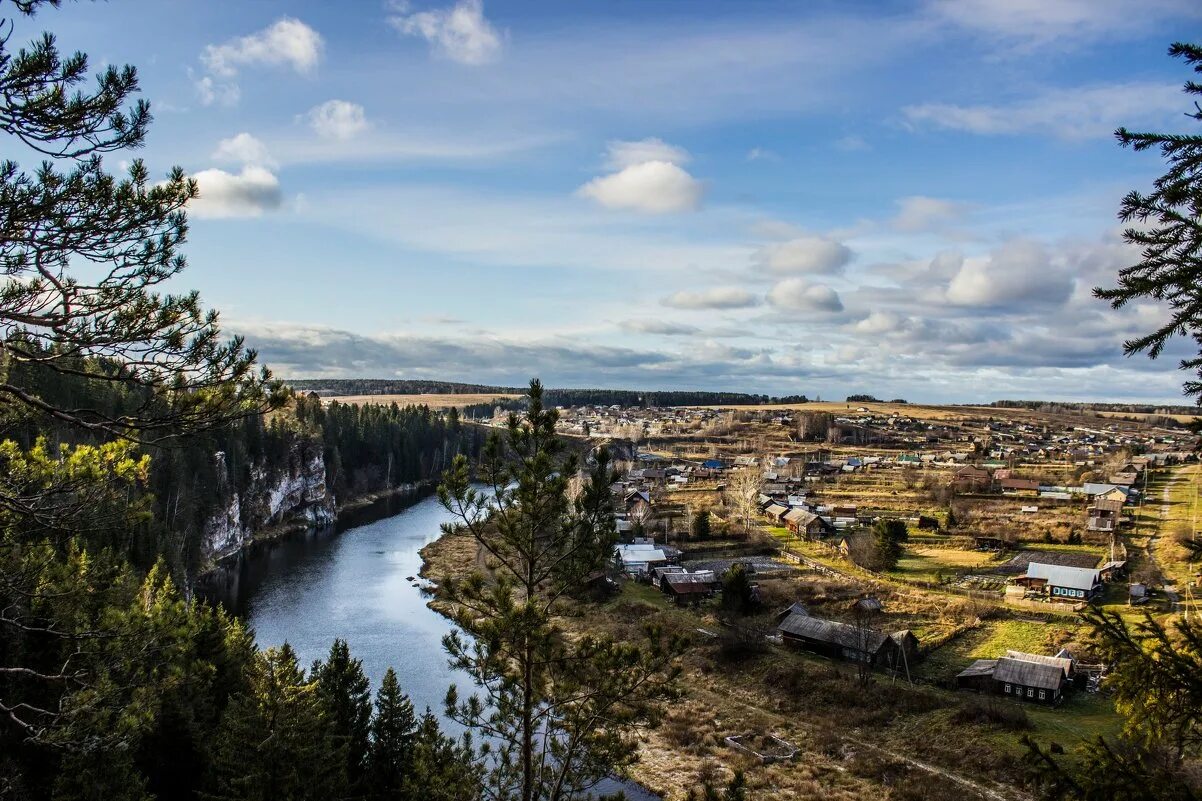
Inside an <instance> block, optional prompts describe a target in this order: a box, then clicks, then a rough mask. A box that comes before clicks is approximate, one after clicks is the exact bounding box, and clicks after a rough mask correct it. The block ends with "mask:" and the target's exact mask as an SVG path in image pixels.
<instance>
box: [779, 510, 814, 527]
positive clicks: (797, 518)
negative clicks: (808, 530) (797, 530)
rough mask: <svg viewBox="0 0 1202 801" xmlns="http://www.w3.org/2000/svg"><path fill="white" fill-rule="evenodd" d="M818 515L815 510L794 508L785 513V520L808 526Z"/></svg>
mask: <svg viewBox="0 0 1202 801" xmlns="http://www.w3.org/2000/svg"><path fill="white" fill-rule="evenodd" d="M817 517H818V515H816V514H814V513H813V512H807V511H806V510H805V509H792V510H790V511H789V513H788V514H787V515H785V520H788V521H789V522H790V523H796V524H798V525H801V526H808V525H809V524H810V523H812V522H813V521H814V520H815V519H816V518H817Z"/></svg>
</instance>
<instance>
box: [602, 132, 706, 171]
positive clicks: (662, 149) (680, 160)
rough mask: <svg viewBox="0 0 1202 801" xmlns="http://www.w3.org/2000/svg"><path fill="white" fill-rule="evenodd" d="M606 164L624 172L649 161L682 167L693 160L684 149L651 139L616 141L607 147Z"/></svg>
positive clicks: (607, 144)
mask: <svg viewBox="0 0 1202 801" xmlns="http://www.w3.org/2000/svg"><path fill="white" fill-rule="evenodd" d="M605 151H606V160H605V164H606V166H607V167H609V168H610V169H612V170H624V169H626V168H627V167H635V166H638V165H639V164H644V163H646V162H648V161H664V162H667V163H668V164H675V165H676V166H678V167H679V166H681V165H682V164H688V163H689V161H690V160H691V159H692V156H690V155H689V151H687V150H685V149H684V148H683V147H677V146H676V145H670V144H668V143H667V142H665V141H664V140H663V139H659V138H657V137H654V136H653V137H650V138H648V139H639V140H636V141H624V140H615V141H613V142H608V143H606V145H605Z"/></svg>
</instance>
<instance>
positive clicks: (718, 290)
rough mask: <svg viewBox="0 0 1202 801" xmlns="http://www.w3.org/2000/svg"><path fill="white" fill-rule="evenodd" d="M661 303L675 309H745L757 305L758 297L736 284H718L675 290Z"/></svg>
mask: <svg viewBox="0 0 1202 801" xmlns="http://www.w3.org/2000/svg"><path fill="white" fill-rule="evenodd" d="M662 303H663V304H664V305H665V306H672V307H673V308H677V309H746V308H748V307H750V306H756V305H759V298H757V297H756V296H755V295H753V294H751V293H750V292H748V291H747V290H746V289H742V288H740V287H737V286H720V287H714V288H712V289H702V290H699V291H695V292H694V291H689V290H683V291H680V292H676V293H674V294H672V295H669V296H668V297H666V298H664V299H663V301H662Z"/></svg>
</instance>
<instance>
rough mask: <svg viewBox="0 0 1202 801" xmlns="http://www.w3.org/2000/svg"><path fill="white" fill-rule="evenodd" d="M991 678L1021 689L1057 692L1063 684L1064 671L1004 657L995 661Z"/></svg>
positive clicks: (1052, 666)
mask: <svg viewBox="0 0 1202 801" xmlns="http://www.w3.org/2000/svg"><path fill="white" fill-rule="evenodd" d="M993 678H994V679H995V680H997V681H1004V682H1006V683H1007V684H1018V685H1020V686H1022V687H1035V688H1037V689H1040V690H1059V689H1060V685H1062V684H1063V683H1064V671H1063V670H1061V669H1060V668H1059V667H1057V666H1056V665H1045V664H1043V663H1042V662H1029V661H1027V660H1025V659H1011V658H1010V657H1008V656H1004V657H1002V658H1001V659H999V660H998V661H997V667H996V668H994V671H993Z"/></svg>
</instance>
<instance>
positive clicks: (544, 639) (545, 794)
mask: <svg viewBox="0 0 1202 801" xmlns="http://www.w3.org/2000/svg"><path fill="white" fill-rule="evenodd" d="M556 419H557V415H556V413H555V411H554V410H553V409H546V408H544V407H543V402H542V386H541V385H540V384H539V382H538V381H537V380H535V381H532V382H531V384H530V397H529V407H528V409H527V413H526V416H525V419H520V418H519V417H518V416H517V415H516V414H511V415H510V416H509V420H508V424H507V431H506V436H505V440H504V441H502V440H501V438H500V437H497V436H494V437H492V438H490V440H489V442H488V444H487V445H486V446H485V449H484V454H483V457H482V462H481V464H480V466H479V468H478V470H477V476H478V477H479V478H480V479H483V480H484V481H485V482H486V483H487V484H488V486H489V493H490V494H486V493H482V492H479V491H477V490H476V489H474V488H473V486H472V479H473V476H472V473H471V472H470V471H469V469H468V464H467V461H466V459H464V458H463V457H456V459H455V461H454V463H453V464H452V467H451V469H450V471H449V472H448V473H447V475H446V476H445V477H444V479H443V483H442V484H441V485H440V486H439V490H438V494H439V499H440V501H442V503H443V505H444V506H445V507H446V508H447V509H448V510H449V511H450V512H451V513H452V514H454V515H455V516H456V518H457V519H458V522H459V526H458V527H456V526H454V525H449V526H447V532H448V534H452V535H453V534H455V533H458V532H459V531H460V528H461V529H462V532H464V533H466V534H467V535H468V536H471V537H473V538H474V539H475V541H476V542H477V544H478V545H479V547H480V548H482V549H483V550H484V551H485V552H487V553H488V554H489V556H490V557H491V560H492V561H494V562H495V564H496V569H495V570H494V571H493V577H490V578H487V579H486V578H485V576H483V575H482V574H480V573H475V574H473V575H472V576H471V577H469V578H468V579H466V580H463V581H454V580H451V581H443V582H441V591H442V592H443V593H444V597H445V598H446V599H447V600H449V601H451V602H452V603H453V605H454V607H453V608H454V612H453V617H454V621H455V623H456V626H457V630H456V631H453V632H452V633H451V634H450V635H448V636H447V637H446V638H445V640H444V643H445V645H446V648H447V651H448V653H449V654H450V655H451V661H452V664H453V665H454V666H455V667H457V668H459V669H460V670H463V671H464V672H465V673H467V675H469V676H471V677H472V680H473V681H474V683H475V684H476V686H477V688H478V689H479V690H480V691H481V693H482V697H481V696H475V695H474V696H472V697H470V698H467V699H465V700H461V699H460V697H459V694H458V690H457V688H456V687H454V686H452V687H451V688H450V690H449V691H448V693H447V701H446V705H447V713H448V715H449V716H450V717H452V718H453V719H455V720H457V721H459V722H461V723H462V724H463V725H465V726H467V727H468V728H469V729H471V730H475V731H479V732H481V733H483V734H485V735H486V736H487V737H486V739H485V740H484V742H483V744H482V746H481V748H480V751H479V752H478V760H477V763H476V764H477V765H478V767H479V769H480V770H481V771H482V772H484V773H485V774H486V776H487V787H488V792H489V794H490V795H492V796H494V797H498V798H513V799H520V800H521V801H543V800H544V799H546V800H547V801H566V800H567V799H574V798H581V797H583V795H584V794H585V793H586V792H587V791H588V790H589V788H591V787H593V786H594V785H595V784H596V783H597V782H598V781H600V780H601V779H602V778H604V777H605V776H607V775H609V774H610V773H612V772H613V770H614V769H615V768H620V767H621V766H624V765H626V764H629V763H630V762H631V761H632V760H633V759H634V756H635V743H634V740H633V738H632V737H631V733H632V732H633V730H634V728H635V727H636V726H638V725H641V724H643V723H646V722H648V721H651V720H654V718H655V716H656V714H657V706H658V704H657V702H658V701H659V700H660V699H662V698H664V697H666V696H667V695H668V694H669V693H670V691H671V685H672V680H673V679H674V678H675V675H676V672H677V671H676V670H675V669H674V668H673V667H672V666H671V662H672V657H673V655H674V654H675V653H677V652H678V650H679V647H680V646H679V643H676V642H665V641H664V638H663V637H662V636H661V634H660V633H659V632H658V631H655V630H653V629H652V630H649V631H648V632H647V635H648V636H647V640H646V642H645V643H643V644H636V643H617V642H614V641H612V640H610V639H608V638H605V637H597V636H585V637H581V638H578V639H570V638H568V637H565V636H564V635H563V633H562V632H561V631H560V630H559V627H558V626H557V625H556V622H555V615H556V612H557V609H558V604H559V601H560V599H561V597H562V596H563V595H564V594H565V593H567V592H570V591H572V590H574V589H576V588H578V587H579V585H580V583H581V582H582V580H583V579H584V578H585V577H586V576H588V575H589V574H590V573H592V572H593V571H594V570H596V569H597V568H598V567H600V566H601V565H603V564H604V563H605V562H606V561H607V560H608V559H609V558H611V556H612V553H613V547H614V543H615V542H616V539H617V534H616V532H615V530H614V516H613V509H612V505H611V499H610V493H609V487H610V484H612V483H613V481H614V478H615V477H614V475H613V473H612V471H611V470H610V468H609V457H608V454H607V453H606V452H605V451H604V450H602V451H600V452H598V454H597V460H596V466H595V467H594V469H593V470H592V471H591V472H590V473H589V476H588V481H587V482H585V484H584V486H583V488H581V490H580V492H579V493H577V494H574V496H573V494H572V493H569V492H568V488H569V481H570V477H572V476H575V475H576V474H577V473H578V472H579V467H578V464H577V460H576V458H575V457H574V456H573V455H571V454H566V455H565V454H564V453H563V451H562V448H563V443H562V441H561V440H560V438H559V437H558V436H557V435H556V433H555V421H556ZM465 634H466V635H468V637H465V636H464V635H465Z"/></svg>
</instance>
